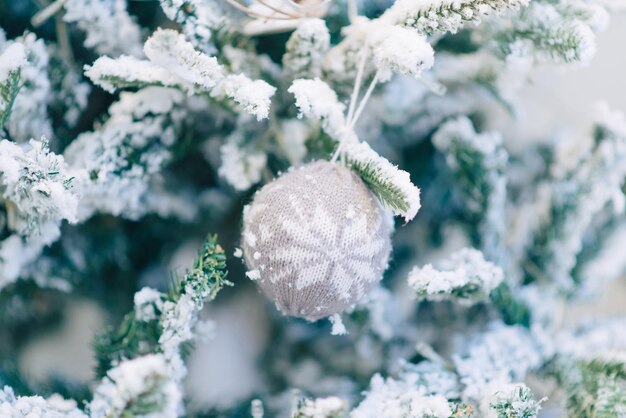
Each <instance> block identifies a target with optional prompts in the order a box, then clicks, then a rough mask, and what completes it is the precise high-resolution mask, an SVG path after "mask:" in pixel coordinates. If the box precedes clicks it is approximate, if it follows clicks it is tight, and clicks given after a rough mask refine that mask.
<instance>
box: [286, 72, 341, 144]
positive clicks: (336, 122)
mask: <svg viewBox="0 0 626 418" xmlns="http://www.w3.org/2000/svg"><path fill="white" fill-rule="evenodd" d="M287 91H288V92H289V93H291V94H293V95H294V97H295V98H296V107H297V108H298V111H299V112H300V113H299V114H298V117H300V118H301V117H303V116H305V117H306V118H308V119H311V120H316V121H321V123H322V128H323V129H324V131H326V133H327V134H328V135H330V136H331V137H332V138H333V139H334V140H335V141H340V140H341V138H343V135H345V134H346V132H347V130H346V118H345V116H344V110H345V108H346V107H345V106H344V105H343V103H341V102H339V99H338V98H337V93H335V91H334V90H333V89H332V88H331V87H330V86H329V85H328V84H326V83H325V82H324V81H322V80H320V79H319V78H316V79H313V80H308V79H298V80H294V82H293V83H292V84H291V86H290V87H289V89H288V90H287Z"/></svg>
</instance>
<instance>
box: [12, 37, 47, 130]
mask: <svg viewBox="0 0 626 418" xmlns="http://www.w3.org/2000/svg"><path fill="white" fill-rule="evenodd" d="M16 44H19V45H21V47H14V46H13V45H16ZM9 48H10V50H9ZM14 48H18V49H22V48H23V52H24V54H25V56H26V62H21V64H20V71H19V81H17V83H18V88H19V91H16V90H12V94H13V95H14V96H10V95H8V96H7V98H8V99H11V97H12V100H10V102H11V103H10V106H11V110H10V114H11V117H8V116H9V115H8V114H4V115H2V112H3V108H5V107H6V105H5V104H3V102H4V101H5V100H6V99H5V98H4V94H5V92H4V91H0V116H1V117H0V122H2V119H3V118H4V129H5V130H6V131H7V132H8V133H9V135H10V138H11V139H12V140H14V141H18V142H27V141H29V140H30V139H32V138H40V137H42V136H45V137H46V138H51V137H52V126H51V123H50V119H49V117H48V109H47V105H48V100H49V96H50V81H49V79H48V74H47V71H48V60H49V54H48V50H47V48H46V45H45V43H44V41H43V40H42V39H38V38H37V37H36V36H35V34H33V33H25V34H24V35H23V36H20V37H19V38H16V39H15V40H12V41H8V42H6V43H4V44H3V42H2V41H1V39H0V50H2V49H5V51H12V52H10V54H11V55H8V56H6V57H4V58H6V59H7V60H8V61H7V62H1V59H0V62H1V63H0V66H1V67H4V66H7V65H14V63H19V62H20V60H19V58H20V57H19V56H15V55H14V54H15V53H16V51H17V50H16V49H14ZM13 59H17V61H13ZM0 72H1V70H0ZM0 76H2V74H0ZM0 89H1V90H4V89H3V88H1V87H0ZM0 125H2V123H0Z"/></svg>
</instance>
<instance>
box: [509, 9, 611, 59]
mask: <svg viewBox="0 0 626 418" xmlns="http://www.w3.org/2000/svg"><path fill="white" fill-rule="evenodd" d="M581 4H582V6H580V8H579V6H578V5H577V4H576V3H575V2H560V3H556V4H549V3H538V2H532V3H531V4H530V5H529V6H528V8H526V9H524V10H523V11H522V13H521V14H520V17H519V19H516V20H515V22H514V28H513V29H512V30H511V29H509V28H507V29H506V30H505V31H503V32H502V34H501V35H500V37H501V38H502V41H501V46H500V48H501V50H502V51H503V52H504V53H505V54H507V55H510V56H513V57H514V56H531V57H532V58H533V59H534V60H535V61H536V62H539V63H544V62H555V63H571V62H579V63H584V64H588V63H589V61H591V58H592V57H593V55H594V54H595V50H596V43H595V35H594V32H595V31H598V30H601V29H602V28H603V26H604V24H602V22H598V20H602V18H601V17H600V16H598V14H600V13H601V12H598V11H596V9H591V10H593V12H592V11H591V10H590V9H589V8H590V7H593V6H585V4H586V3H582V2H581ZM595 7H596V8H598V6H595ZM600 10H603V9H601V8H600ZM592 13H593V16H596V17H595V18H594V17H592V15H591V14H592ZM592 28H593V29H592Z"/></svg>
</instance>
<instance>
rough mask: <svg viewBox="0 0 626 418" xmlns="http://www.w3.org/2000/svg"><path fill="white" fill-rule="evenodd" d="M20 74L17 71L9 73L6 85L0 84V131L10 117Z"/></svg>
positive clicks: (18, 87) (18, 86)
mask: <svg viewBox="0 0 626 418" xmlns="http://www.w3.org/2000/svg"><path fill="white" fill-rule="evenodd" d="M20 73H21V71H20V70H19V69H17V70H16V71H9V75H8V77H7V80H6V83H4V84H0V131H2V128H3V127H4V124H5V123H6V121H7V120H8V119H9V116H10V115H11V107H12V106H13V102H14V101H15V97H17V93H18V92H19V90H20V87H21V86H20Z"/></svg>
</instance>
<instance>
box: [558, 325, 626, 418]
mask: <svg viewBox="0 0 626 418" xmlns="http://www.w3.org/2000/svg"><path fill="white" fill-rule="evenodd" d="M625 331H626V321H624V319H623V318H615V319H609V320H603V321H592V322H590V323H587V324H586V325H585V326H583V327H581V328H580V329H578V330H575V331H574V332H572V333H565V335H561V336H560V337H561V338H560V339H561V344H560V346H559V352H558V356H557V358H556V361H555V362H554V363H553V369H554V370H553V374H554V375H555V376H556V378H557V380H558V382H559V384H560V385H561V386H562V387H563V388H564V389H565V392H566V395H567V405H566V406H567V411H568V413H569V415H571V416H576V415H577V414H581V416H597V417H601V416H607V417H613V416H621V415H623V414H624V413H626V390H625V389H626V358H625V356H624V353H626V332H625ZM616 413H617V415H615V414H616Z"/></svg>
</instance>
